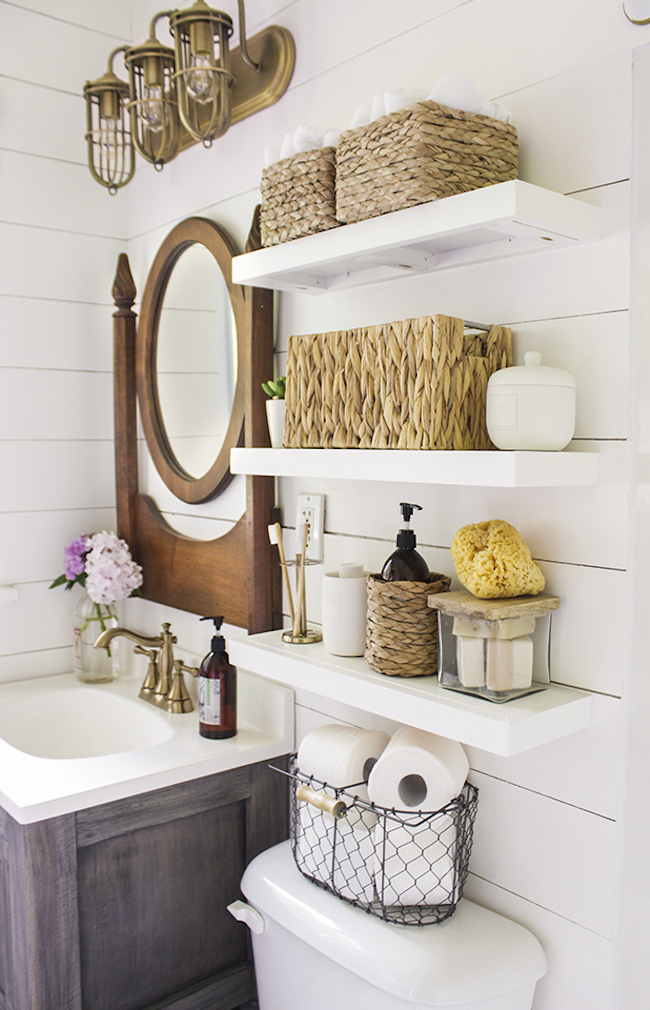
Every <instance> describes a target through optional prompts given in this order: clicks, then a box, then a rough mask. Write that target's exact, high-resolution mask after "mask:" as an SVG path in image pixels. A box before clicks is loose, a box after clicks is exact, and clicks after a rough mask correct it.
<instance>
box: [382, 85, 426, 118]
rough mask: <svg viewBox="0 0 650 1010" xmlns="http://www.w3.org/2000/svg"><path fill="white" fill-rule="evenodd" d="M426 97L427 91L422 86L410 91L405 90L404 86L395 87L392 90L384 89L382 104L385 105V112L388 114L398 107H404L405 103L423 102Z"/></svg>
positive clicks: (397, 109)
mask: <svg viewBox="0 0 650 1010" xmlns="http://www.w3.org/2000/svg"><path fill="white" fill-rule="evenodd" d="M426 97H427V93H426V91H425V90H424V89H423V88H417V89H414V90H411V91H405V90H404V88H395V89H394V90H393V91H385V92H384V105H385V107H386V114H387V115H390V113H391V112H399V110H400V109H404V108H406V106H407V105H413V104H414V103H415V102H423V101H424V100H425V98H426Z"/></svg>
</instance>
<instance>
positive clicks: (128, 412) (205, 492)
mask: <svg viewBox="0 0 650 1010" xmlns="http://www.w3.org/2000/svg"><path fill="white" fill-rule="evenodd" d="M197 236H198V237H197ZM205 239H207V241H209V242H210V245H208V248H211V251H212V249H218V258H217V257H216V258H217V262H218V263H219V266H220V267H221V270H222V273H223V275H224V277H225V278H226V283H227V285H228V288H229V291H230V292H231V297H232V298H233V300H234V303H235V302H236V305H235V304H233V308H234V310H235V316H236V320H237V340H238V344H239V349H238V374H237V392H236V394H235V409H234V410H233V415H232V417H231V423H230V426H229V429H228V434H227V437H226V440H225V441H224V446H223V449H222V451H221V452H220V453H219V455H218V457H217V460H215V463H214V464H213V466H212V467H211V468H210V470H209V471H208V472H207V474H204V475H203V477H201V478H198V479H194V478H191V477H189V475H187V474H185V472H184V471H183V470H182V468H180V467H179V466H178V463H177V461H175V457H174V456H173V453H172V451H171V448H169V454H171V457H172V458H171V459H170V458H169V457H167V458H166V459H165V463H166V465H167V467H168V468H169V473H170V475H171V477H172V484H174V485H175V486H177V487H178V488H179V489H180V490H182V491H183V493H188V492H189V493H190V494H193V495H194V496H195V497H194V498H193V501H195V502H201V501H207V500H209V499H210V498H212V497H214V496H216V495H217V494H218V493H219V492H220V490H222V489H223V487H225V485H226V484H227V483H228V481H229V480H230V479H231V474H230V471H229V469H228V466H227V462H228V457H229V453H230V448H231V446H232V445H236V444H242V441H243V444H245V445H247V446H268V444H269V437H268V427H267V423H266V406H265V397H264V394H263V392H262V385H261V384H262V382H264V381H266V380H267V379H268V377H269V375H272V374H273V292H272V291H265V290H262V289H259V288H246V287H242V286H234V285H232V284H231V281H230V277H231V268H230V260H231V258H232V255H233V254H234V252H235V249H234V245H233V243H232V240H231V239H230V238H229V236H227V234H226V233H225V232H224V230H223V229H222V228H220V227H219V226H217V225H215V224H214V222H212V221H208V220H207V219H204V218H190V219H188V220H187V221H185V222H182V223H181V224H180V225H177V226H176V228H174V229H173V230H172V232H171V233H170V235H168V236H167V238H166V239H165V240H164V242H163V243H162V245H161V247H160V250H159V252H158V254H157V256H156V258H155V259H154V263H153V265H152V268H151V271H150V274H149V277H148V279H147V282H146V285H145V293H146V295H147V298H146V301H145V298H144V297H143V306H142V312H141V319H140V323H139V327H141V328H143V329H141V332H140V334H139V335H138V337H136V318H137V317H136V314H135V312H134V311H133V309H132V306H133V303H134V301H135V296H136V289H135V284H134V282H133V277H132V275H131V270H130V267H129V262H128V258H127V256H126V254H124V253H122V254H121V255H120V257H119V260H118V266H117V273H116V276H115V281H114V285H113V298H114V301H115V306H116V312H115V313H114V315H113V355H114V406H115V482H116V493H117V527H118V534H119V536H120V537H122V539H124V540H126V542H127V543H128V544H129V547H130V548H131V553H132V554H133V557H134V558H135V560H136V561H137V562H138V564H140V565H142V569H143V578H144V581H143V585H142V595H143V596H144V597H145V598H146V599H148V600H152V601H154V602H156V603H161V604H163V605H165V606H169V607H176V608H178V609H180V610H188V611H190V612H191V613H195V614H201V615H203V616H214V615H218V614H221V615H223V617H224V620H225V621H226V623H228V624H235V625H238V626H239V627H243V628H247V630H248V631H249V632H250V633H251V634H253V633H257V632H261V631H269V630H272V629H273V628H279V627H281V623H282V614H281V611H282V607H281V603H282V598H281V581H280V567H279V564H278V560H277V556H276V555H277V551H275V549H274V548H272V547H271V545H270V543H269V539H268V530H267V527H268V525H269V523H272V522H276V521H277V520H278V513H277V509H275V506H274V495H275V489H274V479H273V477H246V478H245V481H246V512H245V513H244V515H243V516H242V517H241V518H240V519H239V521H238V522H237V523H236V524H235V526H234V527H233V528H232V529H231V530H229V531H228V532H227V533H225V534H224V535H223V536H221V537H218V538H216V539H215V540H207V541H203V540H194V539H192V538H190V537H186V536H184V535H183V534H180V533H177V532H176V531H175V530H174V529H172V527H171V526H170V525H169V524H168V523H167V522H166V520H165V519H164V517H163V516H162V514H161V512H160V510H159V509H158V506H157V505H156V503H155V502H154V501H153V499H152V498H151V497H149V496H148V495H145V494H142V493H141V492H140V490H139V483H138V447H137V404H138V402H139V405H140V410H141V417H142V423H143V427H144V428H145V430H146V426H147V425H149V426H150V427H151V428H152V431H153V432H156V427H157V426H158V425H159V424H160V423H161V415H160V410H159V405H158V406H156V399H157V392H156V391H155V390H154V388H153V385H154V382H153V372H152V355H153V354H154V352H153V350H152V347H154V346H155V338H154V334H153V332H152V330H151V327H152V326H154V327H155V326H157V322H156V318H159V312H160V306H161V304H162V297H163V296H164V291H165V288H166V286H167V282H168V280H169V275H170V274H171V270H172V269H173V265H174V263H175V262H176V260H177V259H178V257H179V256H180V255H181V253H182V252H183V250H184V249H185V248H187V246H188V244H192V243H193V242H196V241H200V242H203V244H204V245H205V244H206V241H204V240H205ZM259 245H260V241H259V208H258V209H257V210H256V213H255V217H254V220H253V227H252V228H251V233H250V236H249V239H248V243H247V246H246V248H247V251H250V250H252V249H255V248H259ZM138 345H139V347H140V348H141V350H140V353H138ZM154 360H155V355H154ZM145 418H147V420H146V421H145ZM242 420H243V433H242V423H241V422H242ZM242 434H243V439H242ZM165 443H167V447H169V443H168V442H167V437H166V434H164V430H163V431H162V432H161V430H160V429H158V430H157V438H154V440H153V442H152V443H151V444H152V445H154V446H156V449H155V451H158V452H159V453H160V454H161V456H162V457H165V456H166V455H167V454H166V450H165ZM177 470H180V471H181V472H180V473H178V472H176V471H177ZM159 472H160V471H159ZM168 486H169V484H168ZM171 489H172V490H173V488H171ZM174 493H176V492H174ZM179 497H180V496H179ZM183 500H184V501H187V500H188V499H187V498H183Z"/></svg>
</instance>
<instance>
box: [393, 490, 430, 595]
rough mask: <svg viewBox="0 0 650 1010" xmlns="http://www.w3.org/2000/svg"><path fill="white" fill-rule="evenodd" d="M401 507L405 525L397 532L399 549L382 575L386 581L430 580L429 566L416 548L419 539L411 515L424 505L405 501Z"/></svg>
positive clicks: (401, 503) (394, 552)
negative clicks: (416, 536) (412, 527)
mask: <svg viewBox="0 0 650 1010" xmlns="http://www.w3.org/2000/svg"><path fill="white" fill-rule="evenodd" d="M399 507H400V508H401V510H402V515H403V516H404V527H403V529H401V530H400V531H399V533H398V534H397V550H396V551H393V553H392V554H391V556H390V557H389V558H388V559H387V561H386V563H385V565H384V567H383V568H382V570H381V577H382V579H384V580H385V581H386V582H428V581H429V574H430V573H429V566H428V564H427V563H426V561H425V560H424V558H423V557H422V555H421V554H418V552H417V551H416V549H415V546H416V543H417V541H416V539H415V533H414V532H413V530H412V529H411V516H412V515H413V513H414V511H415V509H419V510H420V511H421V510H422V506H421V505H411V504H409V502H405V501H403V502H400V506H399Z"/></svg>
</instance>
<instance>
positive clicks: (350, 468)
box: [230, 449, 600, 487]
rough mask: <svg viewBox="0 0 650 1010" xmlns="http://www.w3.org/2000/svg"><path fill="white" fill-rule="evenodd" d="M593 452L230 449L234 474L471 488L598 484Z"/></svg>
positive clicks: (595, 454)
mask: <svg viewBox="0 0 650 1010" xmlns="http://www.w3.org/2000/svg"><path fill="white" fill-rule="evenodd" d="M599 464H600V458H599V454H598V453H597V452H519V451H514V452H499V451H492V452H479V451H477V450H473V449H468V450H465V451H462V452H461V451H453V450H430V451H426V450H421V451H417V450H413V449H231V451H230V470H231V472H232V473H246V474H258V475H259V474H262V475H271V476H275V477H322V478H332V479H335V480H375V481H401V482H406V483H411V484H456V485H466V486H473V487H581V486H585V485H590V484H597V483H598V474H599Z"/></svg>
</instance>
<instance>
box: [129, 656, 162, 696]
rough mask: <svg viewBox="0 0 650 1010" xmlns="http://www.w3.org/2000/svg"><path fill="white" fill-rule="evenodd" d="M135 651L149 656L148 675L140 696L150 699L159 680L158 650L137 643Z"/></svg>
mask: <svg viewBox="0 0 650 1010" xmlns="http://www.w3.org/2000/svg"><path fill="white" fill-rule="evenodd" d="M133 651H134V652H137V653H138V655H140V656H148V657H149V666H148V667H147V675H146V677H145V678H144V681H143V682H142V687H141V688H140V697H141V698H146V699H149V698H151V695H152V694H153V693H154V691H155V689H156V684H157V682H158V650H157V649H145V648H144V647H143V646H142V645H136V646H134V648H133Z"/></svg>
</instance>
